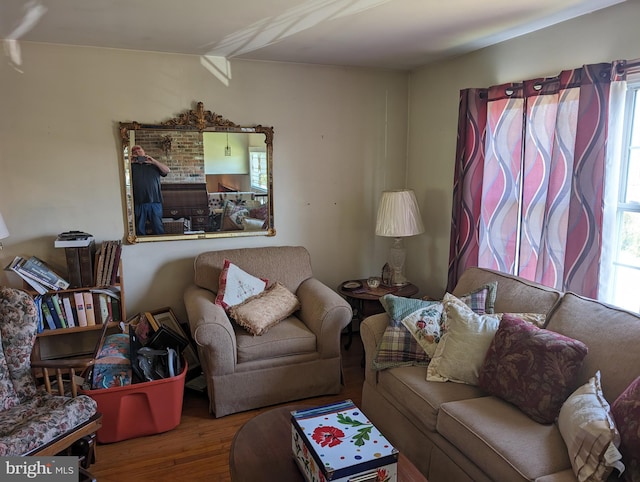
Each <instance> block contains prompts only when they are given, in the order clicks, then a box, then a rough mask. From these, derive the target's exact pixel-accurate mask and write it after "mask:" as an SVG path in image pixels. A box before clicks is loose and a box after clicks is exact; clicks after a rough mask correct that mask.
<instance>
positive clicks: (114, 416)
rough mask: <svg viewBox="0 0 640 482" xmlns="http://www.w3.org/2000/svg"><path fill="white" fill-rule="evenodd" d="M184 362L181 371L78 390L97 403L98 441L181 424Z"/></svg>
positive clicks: (107, 441) (140, 433)
mask: <svg viewBox="0 0 640 482" xmlns="http://www.w3.org/2000/svg"><path fill="white" fill-rule="evenodd" d="M186 374H187V366H186V363H185V366H184V368H183V370H182V373H180V375H177V376H175V377H171V378H163V379H161V380H154V381H152V382H143V383H134V384H132V385H127V386H124V387H113V388H104V389H100V390H80V392H82V393H83V394H84V395H88V396H90V397H91V398H93V399H94V400H95V401H96V402H97V403H98V412H100V413H102V428H100V430H98V432H97V433H96V438H97V439H98V442H100V443H111V442H119V441H121V440H127V439H130V438H136V437H142V436H144V435H154V434H157V433H162V432H167V431H169V430H172V429H174V428H176V427H177V426H178V425H180V417H181V415H182V400H183V395H184V378H185V376H186Z"/></svg>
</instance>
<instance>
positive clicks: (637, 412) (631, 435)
mask: <svg viewBox="0 0 640 482" xmlns="http://www.w3.org/2000/svg"><path fill="white" fill-rule="evenodd" d="M611 412H612V413H613V418H614V420H615V421H616V424H617V425H618V430H619V431H620V452H622V461H623V462H624V465H625V467H626V470H625V472H624V474H623V475H624V480H626V481H627V482H640V377H638V378H636V379H635V380H634V381H633V382H631V385H629V386H628V387H627V388H626V389H625V391H624V392H622V393H621V394H620V396H618V398H617V399H616V400H615V402H613V405H611Z"/></svg>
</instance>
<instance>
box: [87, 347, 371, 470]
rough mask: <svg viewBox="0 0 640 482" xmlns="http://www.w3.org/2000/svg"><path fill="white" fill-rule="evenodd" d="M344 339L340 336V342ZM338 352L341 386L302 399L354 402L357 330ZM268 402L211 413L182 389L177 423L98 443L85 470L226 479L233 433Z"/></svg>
mask: <svg viewBox="0 0 640 482" xmlns="http://www.w3.org/2000/svg"><path fill="white" fill-rule="evenodd" d="M345 341H346V336H345V337H343V345H344V343H345ZM342 356H343V367H344V369H343V371H344V379H345V385H344V386H343V388H342V391H341V392H340V393H339V394H338V395H331V396H324V397H316V398H310V399H306V400H305V403H307V402H308V403H309V404H310V405H314V404H315V405H322V404H325V403H331V402H335V401H340V400H345V399H348V398H350V399H351V400H353V401H354V402H355V404H356V405H359V404H360V401H361V398H362V391H361V390H362V382H363V379H364V370H363V368H362V366H361V360H362V343H361V341H360V339H359V338H358V335H357V334H354V340H353V343H352V345H351V347H350V349H349V350H344V348H343V350H342ZM292 403H295V402H292ZM285 405H286V404H285ZM269 408H273V407H267V408H262V409H258V410H251V411H248V412H242V413H237V414H233V415H228V416H226V417H222V418H220V419H216V418H213V417H212V416H211V415H209V411H208V400H207V397H206V395H202V394H199V393H196V392H193V391H191V390H188V389H187V390H185V396H184V402H183V408H182V418H181V421H180V425H179V426H178V427H177V428H175V429H173V430H171V431H169V432H165V433H162V434H158V435H150V436H146V437H139V438H135V439H131V440H124V441H122V442H116V443H112V444H99V445H98V447H97V462H96V463H95V464H93V465H92V466H91V469H90V470H91V473H92V474H93V475H94V477H95V478H96V479H97V480H98V482H128V481H164V480H172V481H176V482H178V481H183V480H207V481H216V482H218V481H220V482H227V481H230V480H231V479H230V476H229V447H230V446H231V441H232V440H233V436H234V435H235V433H236V432H237V430H238V429H239V428H240V427H241V426H242V424H244V423H245V422H246V421H247V420H249V419H251V418H253V417H255V416H256V415H257V414H259V413H262V412H263V411H265V410H269Z"/></svg>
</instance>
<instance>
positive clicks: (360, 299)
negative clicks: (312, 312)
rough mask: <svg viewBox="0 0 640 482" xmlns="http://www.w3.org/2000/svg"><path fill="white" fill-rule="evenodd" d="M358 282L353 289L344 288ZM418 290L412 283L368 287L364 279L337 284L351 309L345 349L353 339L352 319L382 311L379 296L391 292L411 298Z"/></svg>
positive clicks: (362, 317) (360, 319) (360, 318)
mask: <svg viewBox="0 0 640 482" xmlns="http://www.w3.org/2000/svg"><path fill="white" fill-rule="evenodd" d="M353 282H358V283H360V286H359V287H357V288H353V289H348V288H345V285H346V284H347V283H353ZM417 292H418V287H417V286H416V285H414V284H413V283H407V284H406V285H402V286H384V285H380V286H378V287H377V288H369V287H368V286H367V280H366V279H360V280H348V281H344V282H342V283H340V286H338V293H340V294H341V295H342V296H344V298H345V299H346V300H347V302H348V303H349V304H350V305H351V308H352V309H353V318H352V319H351V323H349V326H348V327H347V333H348V335H349V341H347V344H346V345H345V349H347V350H348V349H349V347H351V342H352V341H353V320H354V319H356V320H358V321H360V322H362V320H364V319H365V318H366V317H367V316H371V315H376V314H378V313H382V312H383V311H384V308H383V307H382V304H381V303H380V298H382V297H383V296H384V295H388V294H392V295H395V296H402V297H404V298H411V297H412V296H413V295H415V294H416V293H417Z"/></svg>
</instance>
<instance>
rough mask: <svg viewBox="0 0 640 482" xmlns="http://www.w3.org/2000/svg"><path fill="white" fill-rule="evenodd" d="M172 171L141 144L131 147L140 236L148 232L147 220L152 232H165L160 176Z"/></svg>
mask: <svg viewBox="0 0 640 482" xmlns="http://www.w3.org/2000/svg"><path fill="white" fill-rule="evenodd" d="M170 171H171V169H169V167H167V166H166V165H165V164H163V163H161V162H160V161H158V160H157V159H154V158H153V157H151V156H148V155H147V154H146V153H145V152H144V149H143V148H142V147H141V146H138V145H136V146H133V147H132V148H131V183H132V184H133V204H134V210H135V219H136V233H137V234H138V236H144V235H146V234H147V228H146V224H147V221H149V225H150V228H151V234H164V226H163V225H162V191H161V189H160V178H161V177H165V176H166V175H167V174H169V172H170Z"/></svg>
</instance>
